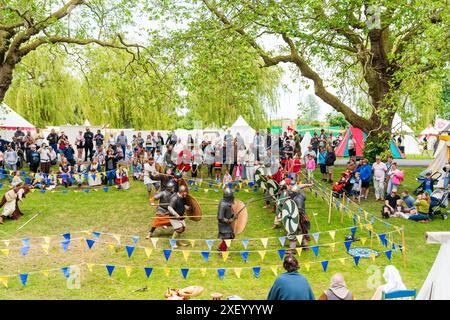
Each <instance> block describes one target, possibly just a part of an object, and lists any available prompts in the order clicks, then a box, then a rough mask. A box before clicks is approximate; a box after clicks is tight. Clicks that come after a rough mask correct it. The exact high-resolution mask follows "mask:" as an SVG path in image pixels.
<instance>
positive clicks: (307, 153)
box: [303, 145, 317, 164]
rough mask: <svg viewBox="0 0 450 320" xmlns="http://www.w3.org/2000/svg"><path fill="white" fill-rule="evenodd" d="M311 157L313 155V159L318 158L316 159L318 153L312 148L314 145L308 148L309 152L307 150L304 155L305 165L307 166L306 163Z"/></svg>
mask: <svg viewBox="0 0 450 320" xmlns="http://www.w3.org/2000/svg"><path fill="white" fill-rule="evenodd" d="M310 155H311V156H312V157H313V158H316V157H317V153H316V152H314V150H313V146H312V145H309V146H308V150H306V151H305V153H304V154H303V159H304V162H305V164H306V162H307V161H308V158H309V156H310Z"/></svg>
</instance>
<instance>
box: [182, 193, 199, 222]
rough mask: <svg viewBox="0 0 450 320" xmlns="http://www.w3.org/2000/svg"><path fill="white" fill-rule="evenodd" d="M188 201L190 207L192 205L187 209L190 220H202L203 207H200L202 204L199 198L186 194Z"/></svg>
mask: <svg viewBox="0 0 450 320" xmlns="http://www.w3.org/2000/svg"><path fill="white" fill-rule="evenodd" d="M186 203H187V205H188V206H189V207H191V208H190V209H189V210H187V211H186V214H187V216H188V217H189V219H190V220H193V221H200V220H201V219H202V209H201V208H200V205H199V204H198V202H197V200H196V199H195V198H194V197H192V196H190V195H187V196H186Z"/></svg>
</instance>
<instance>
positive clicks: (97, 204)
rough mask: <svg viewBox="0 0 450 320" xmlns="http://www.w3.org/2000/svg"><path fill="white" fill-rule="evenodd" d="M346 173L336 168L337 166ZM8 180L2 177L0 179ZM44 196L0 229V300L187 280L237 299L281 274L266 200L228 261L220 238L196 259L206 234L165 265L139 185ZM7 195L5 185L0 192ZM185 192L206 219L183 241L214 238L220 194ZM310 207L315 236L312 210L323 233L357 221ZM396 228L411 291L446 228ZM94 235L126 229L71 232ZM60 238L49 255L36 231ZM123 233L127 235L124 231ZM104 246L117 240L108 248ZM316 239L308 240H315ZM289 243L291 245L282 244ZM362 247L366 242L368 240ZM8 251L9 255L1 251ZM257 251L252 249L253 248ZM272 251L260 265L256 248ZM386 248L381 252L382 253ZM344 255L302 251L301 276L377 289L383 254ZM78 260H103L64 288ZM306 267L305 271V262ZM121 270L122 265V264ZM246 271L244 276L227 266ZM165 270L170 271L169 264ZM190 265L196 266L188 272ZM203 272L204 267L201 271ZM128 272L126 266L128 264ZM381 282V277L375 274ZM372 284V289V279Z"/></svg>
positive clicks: (375, 209)
mask: <svg viewBox="0 0 450 320" xmlns="http://www.w3.org/2000/svg"><path fill="white" fill-rule="evenodd" d="M340 170H342V168H338V170H337V171H340ZM422 170H423V168H406V169H405V171H406V180H405V182H404V186H405V187H406V188H407V189H409V190H411V191H412V190H413V189H414V188H415V187H416V184H417V183H416V182H415V180H414V179H415V176H416V175H417V173H419V172H420V171H422ZM4 184H6V183H4ZM73 190H74V189H70V191H69V193H61V192H55V193H45V194H42V193H40V192H34V193H32V194H30V195H29V196H28V198H27V199H26V201H25V202H24V203H23V204H22V205H21V208H22V209H23V211H24V212H25V213H26V215H25V216H24V217H23V218H22V219H21V220H19V221H14V222H13V221H7V222H6V223H5V225H2V226H0V250H1V249H3V251H1V252H0V277H1V276H5V275H11V276H10V277H9V278H8V288H5V287H3V286H2V285H1V284H0V299H164V296H163V294H164V292H165V290H167V288H168V287H170V288H182V287H186V286H190V285H201V286H203V287H204V288H205V291H204V292H203V294H202V295H200V296H199V297H198V298H197V299H211V298H210V294H211V293H213V292H220V293H223V294H224V297H226V296H230V295H238V296H240V297H242V298H244V299H265V298H266V297H267V293H268V291H269V289H270V287H271V285H272V283H273V281H274V280H275V275H274V274H273V272H272V271H271V267H272V266H278V272H282V268H281V261H280V258H279V256H278V252H277V250H278V249H280V247H281V245H280V243H279V240H278V239H277V237H280V236H283V235H284V231H283V229H276V230H272V229H271V226H272V222H273V217H274V216H273V213H271V212H270V210H265V209H262V206H263V201H262V199H261V200H259V201H257V202H254V203H252V204H251V205H250V206H249V207H248V212H249V223H248V225H247V228H246V230H245V232H244V233H243V234H241V235H239V236H238V239H239V241H233V242H232V244H231V247H230V250H231V251H230V255H229V257H228V259H227V260H226V261H223V259H222V257H221V256H220V255H219V254H218V253H217V252H216V251H215V248H216V247H217V245H218V241H215V242H214V244H213V247H212V250H211V253H210V256H209V261H208V263H206V262H205V260H204V259H203V258H202V256H201V254H200V251H208V246H207V245H206V244H205V241H204V240H196V241H195V246H194V247H191V246H189V247H186V248H183V250H191V252H190V256H189V257H188V259H187V261H186V260H185V259H184V256H183V252H181V251H180V250H175V251H173V252H172V254H171V256H170V259H169V260H168V262H166V260H165V258H164V254H163V252H162V249H170V244H169V241H168V240H167V239H168V238H169V237H170V235H171V231H170V230H167V231H166V232H165V233H162V234H159V235H157V237H158V238H160V239H159V240H158V243H157V248H155V249H153V251H152V253H151V255H150V257H147V255H146V252H145V250H144V247H146V248H153V245H152V244H151V242H149V241H146V240H144V237H145V235H146V233H147V231H148V226H149V224H150V222H151V217H152V216H153V215H154V208H150V206H149V202H148V198H147V194H146V192H145V190H144V186H143V184H142V183H132V187H131V189H130V190H128V191H117V190H115V189H110V190H109V191H108V192H104V191H103V190H102V189H100V190H99V191H97V192H94V191H91V192H89V193H84V192H77V193H75V192H73ZM2 191H3V192H2V194H3V193H4V191H5V186H4V187H3V189H2ZM191 194H192V195H193V196H194V197H196V198H197V199H198V201H199V202H200V203H203V204H204V205H203V215H205V217H204V218H203V219H202V220H201V221H199V222H194V221H190V220H187V231H186V232H185V233H184V238H186V239H216V238H217V222H216V218H215V215H216V211H217V205H216V203H217V201H218V200H219V199H220V198H221V192H220V191H219V193H216V192H214V190H209V191H208V192H204V190H203V188H201V189H200V190H199V191H198V192H192V191H191ZM261 195H262V194H261V193H253V192H248V193H247V192H243V191H242V190H241V191H240V192H239V193H237V194H236V197H237V198H238V199H241V200H243V201H244V202H246V201H248V200H250V199H254V198H260V197H261ZM307 198H308V200H307V209H308V212H309V214H310V220H311V228H312V229H311V233H314V232H317V231H318V230H317V226H316V224H315V222H314V220H313V218H312V212H316V213H317V216H316V217H317V221H318V226H319V229H320V231H322V232H323V231H327V230H335V229H339V228H343V227H351V226H353V221H352V219H350V218H347V217H345V219H344V223H343V224H341V222H340V214H339V213H338V212H337V210H336V209H333V211H332V213H333V215H332V222H331V225H328V223H327V217H328V205H327V203H326V202H324V201H323V200H322V199H320V198H317V199H316V197H315V196H314V195H313V193H311V192H309V191H307ZM373 200H374V199H373V194H372V195H371V197H370V199H369V200H367V201H363V202H362V205H361V206H362V207H363V208H364V209H365V210H367V211H368V212H370V213H373V214H375V215H376V216H377V217H379V211H380V203H375V202H374V201H373ZM37 211H39V212H42V214H41V215H39V216H38V217H37V218H36V219H35V220H33V221H31V222H30V223H29V224H28V225H26V226H25V227H24V228H23V229H22V230H20V231H17V228H18V227H19V226H20V225H22V224H23V223H24V222H25V221H26V220H28V219H29V218H30V217H31V216H32V215H33V214H34V213H36V212H37ZM388 222H389V223H391V224H395V225H397V226H401V225H405V230H406V246H407V250H406V252H407V254H406V256H407V267H406V269H404V268H403V263H402V256H401V254H400V253H395V254H393V255H392V261H391V263H393V264H394V265H396V266H397V267H398V268H399V270H400V272H401V274H402V276H403V280H404V282H405V284H406V285H407V286H408V287H409V288H417V289H420V287H421V285H422V283H423V281H424V280H425V278H426V275H427V273H428V271H429V269H430V268H431V265H432V263H433V261H434V259H435V257H436V254H437V251H438V249H439V247H438V246H434V245H426V244H425V239H424V234H425V232H426V231H442V230H449V229H450V228H449V220H445V221H443V220H435V221H433V222H431V223H429V224H421V223H416V222H412V221H406V220H403V219H402V220H400V219H398V220H396V219H390V220H389V221H388ZM375 226H376V231H377V230H380V231H377V232H383V230H384V228H385V226H384V223H383V222H376V223H375ZM83 230H90V231H99V232H102V233H113V234H120V235H122V236H121V238H120V243H121V244H120V245H118V244H117V241H116V239H114V238H113V237H112V236H109V235H106V234H102V235H101V236H100V238H99V239H98V240H97V242H96V243H95V244H94V246H93V248H92V250H89V249H88V248H87V246H86V242H85V240H84V239H81V240H80V239H78V238H80V237H81V238H89V239H96V238H95V237H94V236H93V235H92V234H85V233H75V232H76V231H83ZM66 232H70V233H71V237H72V240H71V243H70V247H69V249H68V251H67V252H66V253H64V251H63V249H62V247H61V245H60V241H61V240H64V238H63V237H62V236H61V234H64V233H66ZM348 233H349V232H348V230H346V231H338V232H337V233H336V236H335V240H334V242H343V241H344V237H345V235H347V234H348ZM46 235H60V236H57V237H54V238H51V242H50V248H49V254H48V255H47V254H45V252H44V250H43V248H42V245H43V244H44V246H45V243H46V242H45V240H44V239H43V238H38V239H33V238H32V237H39V236H46ZM125 235H128V236H125ZM132 235H137V236H139V237H140V239H139V240H138V242H137V244H136V249H135V250H134V252H133V255H132V257H131V258H128V257H127V253H126V250H125V247H124V245H130V246H131V245H133V240H132V238H131V236H132ZM356 236H358V237H361V238H362V237H367V236H368V232H366V231H361V230H359V229H358V231H357V233H356ZM264 237H269V238H270V239H269V242H268V245H267V248H266V249H264V248H263V246H262V243H261V241H260V240H250V241H249V245H248V248H247V251H249V256H248V260H247V262H246V263H244V262H243V259H242V257H241V254H240V251H244V250H245V249H244V247H243V244H242V243H241V241H240V240H242V239H253V238H264ZM392 237H393V238H392V240H393V241H394V242H396V243H401V238H400V235H399V234H398V233H397V232H395V233H393V234H392ZM22 238H31V240H30V250H29V252H28V253H27V254H26V256H22V254H21V250H20V248H21V247H22V246H23V245H22V242H21V240H20V239H22ZM5 239H18V240H15V241H10V243H9V247H6V244H5V243H4V242H2V241H1V240H5ZM105 242H110V243H116V245H108V244H107V243H105ZM330 242H333V240H332V239H331V237H330V235H329V234H327V233H323V234H321V235H320V238H319V244H323V243H330ZM311 244H312V245H314V244H315V243H314V240H312V241H311ZM286 245H287V242H286ZM365 246H366V247H367V246H368V242H367V243H366V244H365ZM7 248H8V249H9V250H10V251H9V255H8V256H6V255H5V254H2V252H3V253H4V252H5V251H4V249H7ZM374 248H375V249H377V250H378V249H379V250H383V247H382V246H380V245H378V243H377V242H376V241H374ZM252 250H253V251H252ZM259 250H268V251H267V252H266V255H265V257H264V260H263V261H261V257H260V255H259V254H258V252H257V251H259ZM385 250H386V249H385ZM339 258H349V255H347V253H346V250H345V247H344V245H343V244H342V243H340V244H337V245H336V248H335V251H334V252H333V251H332V250H331V248H325V247H320V252H319V256H318V257H315V255H314V254H313V252H312V251H311V250H308V251H304V252H303V253H302V255H301V257H300V258H299V259H300V263H301V270H300V271H301V272H302V273H304V274H305V275H306V277H307V278H308V280H309V281H310V283H311V285H312V288H313V291H314V293H315V294H316V296H317V297H318V296H319V295H320V294H321V292H322V291H323V290H325V289H326V288H327V287H328V285H329V280H330V278H331V275H332V274H333V273H334V272H342V273H343V274H344V276H345V279H346V282H347V284H348V286H349V288H350V289H351V290H352V291H353V292H354V293H355V296H356V298H357V299H369V298H370V297H371V296H372V294H373V293H374V289H373V288H372V287H373V286H374V285H375V284H374V282H373V279H374V278H376V277H377V276H381V274H382V272H383V267H384V266H385V265H387V264H388V260H387V258H386V256H385V255H384V253H383V252H381V255H380V256H379V257H378V258H376V259H375V262H373V261H371V260H370V259H361V260H360V262H359V266H358V267H356V266H355V264H354V263H353V260H350V259H348V260H346V261H345V265H343V264H342V263H341V262H339V261H334V260H332V259H339ZM324 260H332V261H330V263H329V265H328V269H327V272H324V271H323V269H322V265H321V263H320V262H321V261H324ZM80 262H84V263H93V264H100V265H94V266H92V271H89V268H88V265H86V264H82V265H81V288H80V289H68V287H67V284H66V279H65V278H64V275H63V273H62V272H61V271H60V270H58V269H59V268H61V267H65V266H69V265H78V264H80ZM308 263H310V269H309V270H307V266H306V265H307V264H308ZM106 264H110V265H116V266H117V267H116V269H115V270H114V272H113V274H112V277H108V273H107V270H106V268H105V265H106ZM119 266H120V267H119ZM123 266H128V267H133V269H132V270H131V274H130V276H127V273H126V270H125V268H123ZM254 266H260V267H261V272H260V277H259V278H255V277H254V275H253V271H252V269H251V268H252V267H254ZM144 267H153V271H152V273H151V275H150V277H149V278H148V279H147V278H146V274H145V272H144V269H143V268H144ZM234 267H236V268H244V269H242V274H241V276H240V278H237V276H236V274H235V273H234V271H233V270H232V269H231V268H234ZM165 268H170V269H168V270H170V274H169V275H168V276H167V274H166V272H167V269H165ZM180 268H190V271H189V273H188V275H187V279H186V280H185V279H183V277H182V274H181V271H180ZM193 268H194V269H193ZM200 268H210V269H206V270H203V271H204V272H205V273H204V274H202V270H200ZM217 268H226V269H227V270H226V272H225V276H224V278H223V280H220V279H219V277H218V274H217ZM43 269H47V270H48V269H55V270H54V271H51V272H49V273H48V274H45V272H44V273H42V272H37V273H32V272H33V271H39V270H43ZM128 270H130V269H128ZM19 273H30V275H29V278H28V282H27V285H26V286H22V284H21V282H20V279H19V276H18V274H19ZM380 280H381V279H380ZM371 284H372V285H371ZM144 286H148V290H147V291H143V292H134V290H136V289H139V288H142V287H144Z"/></svg>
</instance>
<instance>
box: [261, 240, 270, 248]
mask: <svg viewBox="0 0 450 320" xmlns="http://www.w3.org/2000/svg"><path fill="white" fill-rule="evenodd" d="M268 241H269V238H261V243H262V245H263V247H264V248H267V242H268Z"/></svg>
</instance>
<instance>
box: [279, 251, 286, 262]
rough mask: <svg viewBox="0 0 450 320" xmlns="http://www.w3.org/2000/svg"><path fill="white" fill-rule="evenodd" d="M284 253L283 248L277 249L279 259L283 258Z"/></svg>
mask: <svg viewBox="0 0 450 320" xmlns="http://www.w3.org/2000/svg"><path fill="white" fill-rule="evenodd" d="M285 253H286V250H284V249H279V250H278V255H279V256H280V260H281V261H283V258H284V254H285Z"/></svg>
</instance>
